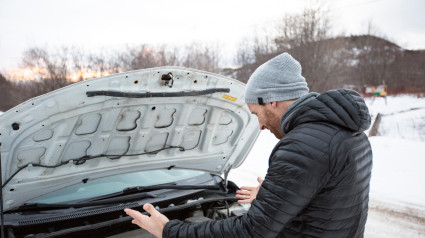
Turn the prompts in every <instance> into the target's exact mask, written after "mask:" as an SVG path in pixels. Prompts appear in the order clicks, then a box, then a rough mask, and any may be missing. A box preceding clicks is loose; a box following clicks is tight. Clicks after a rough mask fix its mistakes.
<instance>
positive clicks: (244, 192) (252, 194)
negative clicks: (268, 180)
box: [236, 177, 264, 203]
mask: <svg viewBox="0 0 425 238" xmlns="http://www.w3.org/2000/svg"><path fill="white" fill-rule="evenodd" d="M257 181H258V182H259V183H260V184H259V185H258V186H257V187H241V190H238V191H236V193H237V194H236V197H237V198H239V199H241V200H238V203H252V200H254V199H255V198H256V197H257V194H258V190H260V187H261V184H262V183H263V181H264V180H263V179H261V178H260V177H258V178H257Z"/></svg>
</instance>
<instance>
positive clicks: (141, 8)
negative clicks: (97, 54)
mask: <svg viewBox="0 0 425 238" xmlns="http://www.w3.org/2000/svg"><path fill="white" fill-rule="evenodd" d="M314 2H315V1H313V0H296V1H295V0H261V1H251V0H181V1H178V0H156V1H153V0H152V1H147V0H72V1H64V0H0V72H1V70H4V69H9V68H14V67H16V66H17V64H18V63H19V62H20V61H21V57H22V53H23V51H24V50H26V49H28V48H30V47H35V46H41V47H45V46H47V47H49V48H53V49H54V48H55V47H61V46H77V47H81V48H83V49H89V50H94V51H95V50H100V49H120V48H123V47H125V46H126V45H130V46H135V45H138V44H144V43H148V44H153V45H159V44H173V45H184V44H190V43H191V42H208V43H213V42H216V43H217V44H218V45H219V46H220V47H221V48H222V51H223V52H222V55H223V56H222V57H225V58H226V57H227V58H230V56H231V55H232V54H233V53H234V52H235V50H236V49H237V47H238V44H240V42H241V40H242V39H244V38H252V37H254V36H255V35H261V34H262V33H264V31H263V29H264V28H267V27H269V26H271V25H272V24H274V23H275V22H277V21H278V20H279V19H281V18H282V17H283V16H284V15H285V14H291V13H299V12H301V11H302V10H303V8H304V7H305V6H307V5H308V4H311V3H314ZM322 2H323V1H322ZM325 5H326V6H328V7H329V9H330V11H331V14H330V16H331V24H332V26H333V28H332V29H333V31H334V33H335V34H337V33H340V32H342V31H343V32H345V33H346V34H361V33H366V32H367V25H368V23H369V22H371V23H372V25H373V26H374V27H375V29H377V33H378V34H379V35H381V36H385V37H387V38H388V39H390V40H392V41H394V42H395V43H396V44H398V45H400V46H402V47H404V48H407V49H425V14H424V13H423V11H424V10H425V0H325Z"/></svg>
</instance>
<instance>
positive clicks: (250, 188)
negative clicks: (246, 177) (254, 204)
mask: <svg viewBox="0 0 425 238" xmlns="http://www.w3.org/2000/svg"><path fill="white" fill-rule="evenodd" d="M253 189H255V187H245V186H244V187H241V190H248V191H251V190H253Z"/></svg>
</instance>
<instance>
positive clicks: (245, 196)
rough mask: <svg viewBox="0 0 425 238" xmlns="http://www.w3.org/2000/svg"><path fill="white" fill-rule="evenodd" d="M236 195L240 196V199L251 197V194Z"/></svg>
mask: <svg viewBox="0 0 425 238" xmlns="http://www.w3.org/2000/svg"><path fill="white" fill-rule="evenodd" d="M235 197H237V198H240V199H247V198H250V196H249V195H241V194H236V196H235Z"/></svg>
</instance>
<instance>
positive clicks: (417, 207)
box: [229, 95, 425, 237]
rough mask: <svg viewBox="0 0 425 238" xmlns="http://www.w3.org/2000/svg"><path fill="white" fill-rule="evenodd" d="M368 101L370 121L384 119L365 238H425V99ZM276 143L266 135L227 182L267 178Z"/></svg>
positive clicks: (375, 138)
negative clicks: (269, 162)
mask: <svg viewBox="0 0 425 238" xmlns="http://www.w3.org/2000/svg"><path fill="white" fill-rule="evenodd" d="M365 101H366V103H367V104H368V107H369V111H370V114H371V116H372V118H376V115H377V114H378V113H380V114H381V115H382V119H381V123H380V126H379V127H378V128H379V129H378V132H379V133H378V136H373V137H369V140H370V143H371V145H372V151H373V169H372V178H371V183H370V203H369V206H370V210H369V214H370V215H369V219H368V222H367V225H366V232H365V237H388V236H386V235H383V234H390V235H389V236H390V237H399V234H401V236H405V235H407V236H405V237H425V224H424V221H425V97H422V98H418V97H415V96H410V95H401V96H389V97H387V103H385V100H384V98H375V100H373V98H366V99H365ZM372 123H373V122H372ZM366 134H368V131H366ZM276 143H277V139H276V138H275V137H274V136H273V135H272V134H271V133H270V132H268V131H262V132H261V134H260V136H259V138H258V139H257V142H256V143H255V145H254V146H253V148H252V150H251V152H250V153H249V155H248V157H247V158H246V160H245V162H244V163H243V164H242V165H241V166H240V167H239V168H237V169H234V170H232V171H231V172H230V175H229V179H230V180H231V181H234V182H235V183H236V184H238V185H239V186H243V185H248V186H257V185H258V183H257V181H256V178H257V177H258V176H260V177H262V178H264V176H265V174H266V172H267V167H268V156H269V153H270V152H271V151H272V149H273V147H274V145H275V144H276ZM406 224H408V225H406ZM385 232H387V233H385ZM408 234H409V235H408Z"/></svg>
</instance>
